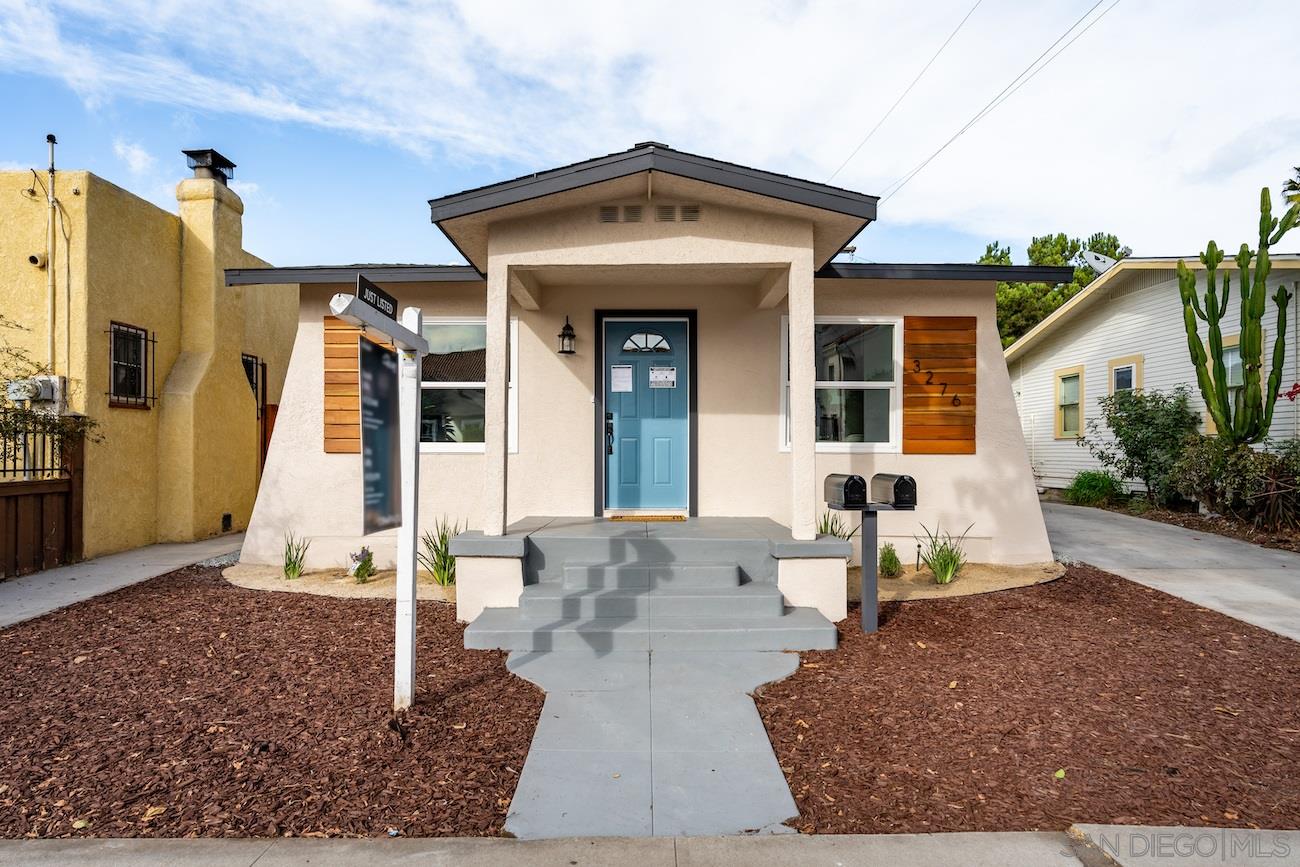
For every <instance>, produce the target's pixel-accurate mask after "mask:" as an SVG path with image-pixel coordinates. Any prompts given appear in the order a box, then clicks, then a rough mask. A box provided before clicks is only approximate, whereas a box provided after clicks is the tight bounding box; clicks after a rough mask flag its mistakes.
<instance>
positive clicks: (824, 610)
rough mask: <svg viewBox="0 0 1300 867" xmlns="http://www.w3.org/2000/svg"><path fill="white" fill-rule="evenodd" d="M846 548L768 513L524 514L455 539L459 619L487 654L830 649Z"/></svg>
mask: <svg viewBox="0 0 1300 867" xmlns="http://www.w3.org/2000/svg"><path fill="white" fill-rule="evenodd" d="M851 550H852V549H851V547H850V545H849V543H848V542H846V541H844V540H842V539H836V538H833V537H820V538H818V539H814V540H798V539H795V538H794V536H793V535H792V534H791V532H790V530H789V529H788V528H786V527H784V526H782V525H781V524H778V523H777V522H775V521H772V520H771V519H769V518H761V517H705V518H686V519H682V520H673V521H640V520H607V519H603V518H585V517H578V518H573V517H529V518H525V519H523V520H521V521H518V522H516V523H514V524H512V525H511V526H510V527H509V528H508V529H507V532H506V533H505V534H503V535H501V536H489V535H486V534H484V533H482V532H480V531H471V532H466V533H462V534H461V535H459V536H457V537H456V539H455V540H454V541H453V543H452V552H453V553H454V554H455V555H456V558H457V583H458V591H457V615H458V618H459V619H461V620H463V621H469V622H470V626H469V627H468V628H467V629H466V633H465V642H466V646H468V647H471V648H480V649H482V648H501V649H507V650H514V651H545V650H587V649H592V650H597V651H616V650H653V649H667V648H672V649H675V650H804V649H814V648H826V647H834V646H835V627H834V625H833V621H834V620H838V619H841V618H842V617H843V616H844V612H843V611H842V610H841V609H843V608H844V606H845V601H844V600H845V594H844V581H845V558H846V557H847V556H849V554H850V553H851Z"/></svg>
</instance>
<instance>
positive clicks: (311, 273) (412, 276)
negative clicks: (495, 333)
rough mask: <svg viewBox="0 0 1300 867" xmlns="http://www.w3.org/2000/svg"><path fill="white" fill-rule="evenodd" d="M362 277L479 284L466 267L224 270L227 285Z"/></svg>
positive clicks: (379, 280)
mask: <svg viewBox="0 0 1300 867" xmlns="http://www.w3.org/2000/svg"><path fill="white" fill-rule="evenodd" d="M360 274H364V275H366V276H367V277H369V278H370V279H372V280H374V281H375V282H376V283H481V282H482V281H483V276H482V275H481V274H479V273H478V271H477V270H475V269H474V268H473V267H471V266H469V265H309V266H306V267H299V268H227V269H226V285H227V286H259V285H267V284H279V283H298V284H307V283H355V282H356V280H357V276H358V275H360Z"/></svg>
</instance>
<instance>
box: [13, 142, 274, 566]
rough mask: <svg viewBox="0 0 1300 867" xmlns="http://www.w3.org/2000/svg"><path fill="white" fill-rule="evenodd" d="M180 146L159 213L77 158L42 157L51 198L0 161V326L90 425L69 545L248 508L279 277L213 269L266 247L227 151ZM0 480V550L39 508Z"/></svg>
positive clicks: (269, 392) (165, 536)
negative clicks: (239, 278) (183, 174)
mask: <svg viewBox="0 0 1300 867" xmlns="http://www.w3.org/2000/svg"><path fill="white" fill-rule="evenodd" d="M187 155H188V156H189V158H190V159H189V162H190V165H191V167H192V168H193V169H194V175H195V176H194V177H192V178H186V179H185V180H182V181H181V182H180V183H179V184H178V186H177V188H176V199H177V211H176V213H171V212H169V211H166V210H163V209H161V208H159V207H157V206H155V205H153V204H151V203H149V202H147V201H145V200H144V199H141V198H139V197H138V196H135V195H133V194H132V193H130V192H128V191H126V190H123V189H121V188H119V187H117V186H114V185H113V184H111V183H109V182H108V181H106V180H104V179H103V178H100V177H97V176H95V175H94V174H91V173H90V172H86V171H62V170H61V171H59V172H57V175H55V177H54V181H55V184H56V186H55V190H54V196H53V198H54V202H53V203H52V204H51V202H50V197H49V196H48V192H49V187H50V182H51V176H50V174H49V173H48V172H47V171H45V170H41V171H35V170H33V171H30V172H12V171H11V172H0V313H2V314H3V316H4V317H5V319H6V320H8V321H9V322H10V323H13V324H14V325H16V326H17V327H6V328H4V330H3V332H2V333H0V339H3V340H4V341H6V342H7V343H8V344H9V345H11V346H14V347H17V348H19V349H21V350H23V351H24V352H26V354H27V355H28V356H29V357H30V358H31V359H32V360H34V361H35V362H37V363H39V364H41V365H43V366H44V367H46V368H47V370H48V371H49V372H50V373H52V374H54V375H56V376H59V377H64V378H65V381H66V397H67V406H68V408H69V409H70V410H71V411H74V412H79V413H84V414H86V415H88V416H90V417H91V418H93V419H94V420H95V421H96V422H97V424H98V428H97V434H98V436H99V438H98V440H97V441H92V442H88V443H87V444H86V447H85V453H84V460H83V462H82V468H81V472H82V476H81V478H80V479H79V481H80V483H81V494H82V513H81V515H80V516H79V517H80V521H81V527H80V535H81V539H80V541H79V543H76V540H73V539H71V538H69V539H68V540H67V542H68V546H69V547H70V548H71V547H72V546H74V544H75V547H76V548H77V549H78V550H70V551H69V552H68V553H69V555H70V556H69V559H77V558H78V557H81V556H84V557H94V556H97V555H101V554H107V553H110V552H114V551H121V550H125V549H129V548H134V547H138V546H141V545H148V544H151V543H154V542H181V541H190V540H195V539H201V538H204V537H208V536H213V535H216V534H219V533H222V532H230V531H237V530H242V529H243V528H244V527H246V526H247V523H248V519H249V516H250V515H251V513H252V510H253V501H254V499H255V497H256V493H257V485H258V480H259V477H260V473H261V467H262V462H263V455H264V449H265V445H266V442H267V440H268V439H269V435H270V431H271V429H272V426H273V424H274V414H275V409H276V405H277V404H279V402H280V395H281V388H282V385H283V383H284V377H285V373H286V370H287V367H288V360H289V352H290V349H291V347H292V346H293V340H294V331H295V329H296V327H297V318H298V293H297V287H296V286H294V285H269V286H259V287H256V288H252V289H245V288H243V287H228V286H226V285H225V280H224V272H225V270H226V269H228V268H241V267H250V266H265V264H266V263H265V262H263V261H262V260H260V259H258V258H257V257H256V256H253V255H252V254H250V253H248V252H246V251H245V250H244V249H243V239H242V214H243V211H244V205H243V202H242V201H241V200H240V198H239V196H238V195H236V194H235V192H234V191H233V190H232V189H230V187H229V186H228V185H227V183H226V181H227V179H228V177H229V176H230V174H231V170H232V169H233V168H234V166H233V164H231V163H230V162H229V160H226V159H225V158H224V157H222V156H221V155H220V154H217V153H216V152H215V151H190V152H187ZM51 214H53V215H54V220H55V223H54V226H55V231H54V233H53V238H54V245H53V248H52V249H51V248H50V246H49V234H50V233H49V232H48V231H47V230H48V227H49V224H48V220H49V217H50V215H51ZM10 469H11V470H12V469H13V468H12V467H11V468H10ZM19 469H21V468H19ZM15 481H22V479H21V473H18V474H15V473H10V474H9V475H7V476H5V477H3V478H0V502H4V503H5V512H4V516H5V518H6V520H5V523H4V526H3V528H2V529H3V530H4V532H5V534H6V540H5V541H6V546H5V548H4V550H5V551H6V552H7V554H14V549H15V547H19V548H21V547H22V545H23V544H24V542H25V540H28V539H30V538H32V533H33V527H32V526H31V525H32V522H33V521H35V522H36V524H37V527H36V532H38V533H41V534H43V535H46V536H48V534H49V533H51V532H54V524H55V523H57V521H56V517H55V516H50V515H41V514H40V513H39V512H31V511H30V509H28V508H27V506H25V505H24V504H22V503H18V502H17V497H18V494H17V493H16V492H18V491H19V490H20V486H16V485H14V484H10V483H12V482H15ZM11 493H12V494H13V496H10V495H9V494H11ZM11 501H12V502H11ZM33 516H34V517H33ZM14 556H17V555H16V554H14ZM54 559H55V561H56V562H57V561H58V560H59V558H57V557H55V558H54ZM33 565H36V566H37V568H39V565H40V564H39V563H37V564H33V562H32V561H31V560H30V558H29V559H28V561H27V562H26V563H25V564H16V563H14V564H6V569H5V574H12V571H20V572H21V571H31V567H32V566H33ZM45 565H50V564H49V562H48V558H47V562H46V564H45ZM11 567H12V571H11Z"/></svg>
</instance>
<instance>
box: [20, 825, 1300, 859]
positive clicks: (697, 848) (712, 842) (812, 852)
mask: <svg viewBox="0 0 1300 867" xmlns="http://www.w3.org/2000/svg"><path fill="white" fill-rule="evenodd" d="M399 861H400V862H401V863H403V864H428V865H438V867H441V865H446V864H455V865H457V867H497V865H520V867H562V865H576V867H598V865H605V864H609V865H624V864H635V865H637V867H714V865H724V864H743V865H746V867H784V865H787V864H798V865H800V867H822V865H825V867H832V865H834V867H857V865H881V867H884V865H891V867H892V865H897V864H907V865H912V867H948V865H952V864H961V865H963V867H1021V865H1024V867H1055V865H1061V867H1076V865H1083V867H1106V865H1115V864H1119V865H1121V867H1147V865H1159V864H1165V865H1171V867H1172V865H1178V867H1199V865H1210V864H1215V865H1220V867H1223V865H1227V867H1246V865H1260V867H1262V865H1269V867H1295V865H1300V832H1297V831H1290V832H1288V831H1242V830H1222V829H1214V828H1146V827H1140V826H1133V827H1120V826H1109V825H1077V826H1075V827H1074V828H1072V829H1071V832H1070V833H1063V832H1025V833H1012V832H1008V833H1001V834H882V835H872V836H856V835H842V836H837V835H829V834H828V835H822V836H803V835H793V834H792V835H787V836H779V837H772V836H763V837H649V838H647V837H642V838H628V837H604V838H571V839H567V840H535V841H521V840H504V839H481V838H463V837H462V838H446V839H425V840H407V839H400V840H387V839H365V840H303V839H290V840H285V839H276V840H94V839H84V840H5V841H0V867H8V865H20V864H21V865H33V867H40V865H64V864H76V863H92V862H93V863H96V864H111V865H114V867H155V865H157V867H163V865H174V864H185V865H187V867H227V865H229V867H253V865H256V867H289V865H311V867H352V865H365V864H389V863H396V862H399Z"/></svg>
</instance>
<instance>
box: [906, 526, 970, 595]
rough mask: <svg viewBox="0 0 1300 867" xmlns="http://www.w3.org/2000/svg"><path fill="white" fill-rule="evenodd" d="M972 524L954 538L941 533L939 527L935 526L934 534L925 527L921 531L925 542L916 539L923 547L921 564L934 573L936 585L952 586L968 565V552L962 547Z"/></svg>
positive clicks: (918, 538)
mask: <svg viewBox="0 0 1300 867" xmlns="http://www.w3.org/2000/svg"><path fill="white" fill-rule="evenodd" d="M974 526H975V525H974V524H971V525H970V527H967V528H966V529H965V530H964V531H963V532H962V534H961V535H960V536H958V537H957V538H955V539H954V538H953V537H952V534H950V533H941V532H940V530H939V525H938V524H935V525H934V532H933V533H931V532H930V530H929V529H928V528H927V527H926V526H925V525H924V524H922V525H921V529H922V530H923V531H924V532H925V541H921V538H920V537H919V536H918V537H916V541H917V542H919V543H920V545H921V562H922V563H924V564H925V566H926V568H927V569H929V570H930V571H931V572H933V573H934V583H936V584H950V583H952V579H953V578H956V577H957V573H958V572H960V571H961V569H962V567H963V566H965V565H966V552H965V550H963V548H962V545H963V544H965V542H966V534H967V533H969V532H970V528H971V527H974Z"/></svg>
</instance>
